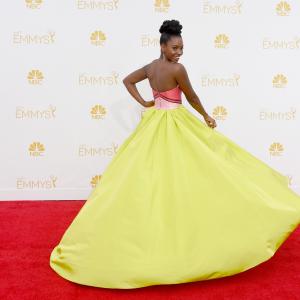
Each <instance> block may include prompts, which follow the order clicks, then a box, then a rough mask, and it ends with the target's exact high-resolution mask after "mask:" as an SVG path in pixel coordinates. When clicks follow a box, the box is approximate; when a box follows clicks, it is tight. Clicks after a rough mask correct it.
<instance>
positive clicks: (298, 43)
mask: <svg viewBox="0 0 300 300" xmlns="http://www.w3.org/2000/svg"><path fill="white" fill-rule="evenodd" d="M262 47H263V49H275V50H277V49H290V50H294V49H297V50H298V49H299V48H300V38H299V37H297V36H296V37H294V39H293V40H290V41H289V40H270V39H268V38H264V39H263V42H262Z"/></svg>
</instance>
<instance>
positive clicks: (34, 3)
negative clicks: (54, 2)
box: [25, 0, 43, 9]
mask: <svg viewBox="0 0 300 300" xmlns="http://www.w3.org/2000/svg"><path fill="white" fill-rule="evenodd" d="M25 2H26V7H27V8H31V9H39V8H40V7H41V5H42V3H43V0H25Z"/></svg>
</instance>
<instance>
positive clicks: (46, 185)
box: [16, 175, 57, 190]
mask: <svg viewBox="0 0 300 300" xmlns="http://www.w3.org/2000/svg"><path fill="white" fill-rule="evenodd" d="M56 181H57V177H56V176H53V175H51V176H50V178H46V179H38V180H33V179H25V178H17V182H16V187H17V189H19V190H23V189H27V190H28V189H35V190H37V189H55V188H56Z"/></svg>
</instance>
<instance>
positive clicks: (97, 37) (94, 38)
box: [90, 30, 106, 46]
mask: <svg viewBox="0 0 300 300" xmlns="http://www.w3.org/2000/svg"><path fill="white" fill-rule="evenodd" d="M105 40H106V36H105V34H104V33H103V32H102V31H100V30H96V31H94V32H92V33H91V35H90V41H91V44H92V45H95V46H104V41H105Z"/></svg>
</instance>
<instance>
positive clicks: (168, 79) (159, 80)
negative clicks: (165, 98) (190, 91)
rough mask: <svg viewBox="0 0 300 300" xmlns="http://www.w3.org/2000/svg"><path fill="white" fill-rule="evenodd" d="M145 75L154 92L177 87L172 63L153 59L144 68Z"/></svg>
mask: <svg viewBox="0 0 300 300" xmlns="http://www.w3.org/2000/svg"><path fill="white" fill-rule="evenodd" d="M146 73H147V77H148V80H149V84H150V86H151V88H152V89H154V90H155V91H159V92H164V91H168V90H170V89H173V88H175V87H176V86H177V85H178V83H177V81H176V78H175V64H174V63H169V62H164V61H160V60H159V59H155V60H153V61H152V62H151V63H149V64H148V65H147V66H146Z"/></svg>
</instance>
